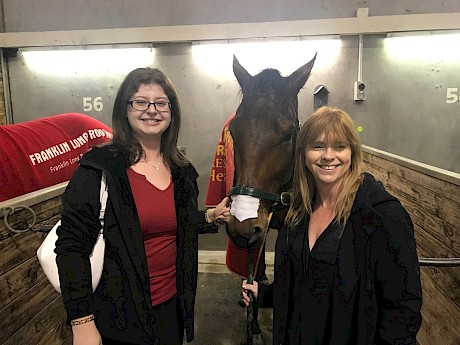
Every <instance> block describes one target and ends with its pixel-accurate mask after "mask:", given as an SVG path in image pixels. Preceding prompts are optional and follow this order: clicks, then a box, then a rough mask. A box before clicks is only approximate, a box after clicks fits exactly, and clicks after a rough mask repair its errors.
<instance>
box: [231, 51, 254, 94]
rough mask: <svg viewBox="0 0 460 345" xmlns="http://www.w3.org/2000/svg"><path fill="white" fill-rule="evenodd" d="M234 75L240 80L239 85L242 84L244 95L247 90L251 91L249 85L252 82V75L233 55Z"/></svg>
mask: <svg viewBox="0 0 460 345" xmlns="http://www.w3.org/2000/svg"><path fill="white" fill-rule="evenodd" d="M233 74H235V77H236V79H237V80H238V83H239V84H240V87H241V90H242V91H243V94H244V92H245V90H247V89H249V85H250V83H251V81H252V75H250V74H249V73H248V71H246V69H245V68H244V67H243V66H241V64H240V62H239V61H238V59H237V58H236V56H235V55H233Z"/></svg>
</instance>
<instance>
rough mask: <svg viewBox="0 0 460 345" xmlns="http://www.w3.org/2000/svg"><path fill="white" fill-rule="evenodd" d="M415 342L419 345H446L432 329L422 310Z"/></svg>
mask: <svg viewBox="0 0 460 345" xmlns="http://www.w3.org/2000/svg"><path fill="white" fill-rule="evenodd" d="M417 342H418V344H420V345H447V344H446V342H445V341H444V340H443V339H442V338H441V335H440V334H439V332H438V331H437V330H436V329H435V328H434V327H433V325H432V324H431V322H430V321H429V320H428V319H427V318H426V316H425V313H424V312H423V310H422V327H420V331H419V332H418V334H417Z"/></svg>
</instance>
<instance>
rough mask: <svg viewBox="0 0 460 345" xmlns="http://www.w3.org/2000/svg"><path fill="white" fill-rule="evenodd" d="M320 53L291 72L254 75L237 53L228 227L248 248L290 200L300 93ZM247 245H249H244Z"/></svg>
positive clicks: (231, 127) (259, 243) (274, 71)
mask: <svg viewBox="0 0 460 345" xmlns="http://www.w3.org/2000/svg"><path fill="white" fill-rule="evenodd" d="M315 59H316V55H315V56H314V57H313V58H312V59H311V61H309V62H308V63H306V64H305V65H303V66H301V67H300V68H299V69H297V70H296V71H294V72H293V73H291V74H290V75H289V76H287V77H283V76H281V74H280V72H279V71H278V70H276V69H273V68H267V69H265V70H263V71H262V72H260V73H259V74H257V75H255V76H252V75H250V74H249V73H248V72H247V71H246V69H245V68H244V67H243V66H242V65H241V64H240V63H239V61H238V59H237V58H236V57H235V56H234V58H233V72H234V74H235V76H236V79H237V80H238V83H239V85H240V87H241V93H242V95H243V97H242V101H241V103H240V105H239V106H238V108H237V111H236V115H235V117H234V119H233V120H232V121H231V122H230V124H229V131H230V134H231V136H232V139H233V145H234V178H233V188H232V189H231V190H230V191H229V195H230V196H231V198H232V203H231V216H230V219H229V220H228V232H229V235H230V237H231V238H232V239H234V240H235V241H239V242H240V243H244V242H246V247H248V248H249V247H254V246H256V247H257V246H260V245H261V243H262V240H263V236H264V235H265V232H266V231H267V229H268V223H269V214H270V212H271V207H272V206H273V204H275V203H282V204H286V205H287V204H288V202H289V200H288V199H289V195H288V193H287V191H288V190H289V188H290V185H291V181H292V175H293V170H294V150H295V142H296V137H297V133H298V131H299V129H300V127H299V119H298V98H297V96H298V93H299V91H300V89H301V88H302V87H303V86H304V85H305V83H306V81H307V79H308V78H309V76H310V72H311V69H312V68H313V64H314V62H315ZM243 245H244V244H243Z"/></svg>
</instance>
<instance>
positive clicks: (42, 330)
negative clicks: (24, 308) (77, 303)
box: [3, 294, 72, 345]
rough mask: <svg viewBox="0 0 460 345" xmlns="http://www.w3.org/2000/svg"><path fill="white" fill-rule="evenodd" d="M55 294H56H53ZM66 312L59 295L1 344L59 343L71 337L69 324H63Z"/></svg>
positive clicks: (57, 344) (49, 344) (48, 344)
mask: <svg viewBox="0 0 460 345" xmlns="http://www.w3.org/2000/svg"><path fill="white" fill-rule="evenodd" d="M55 295H57V294H55ZM65 319H66V312H65V309H64V306H63V304H62V299H61V296H59V295H58V296H55V299H54V300H53V301H52V302H51V303H49V304H48V305H46V306H44V308H43V309H42V310H41V311H40V312H39V313H37V314H36V315H35V316H34V317H32V318H31V319H30V320H29V321H28V322H27V323H26V324H25V325H24V326H23V327H21V328H20V329H19V330H18V331H17V332H15V333H14V334H13V335H12V336H11V337H9V338H8V340H7V341H5V343H4V344H3V345H17V344H43V345H45V344H46V345H60V344H63V343H64V342H66V341H67V340H68V339H69V338H71V336H72V333H71V329H70V326H67V325H65Z"/></svg>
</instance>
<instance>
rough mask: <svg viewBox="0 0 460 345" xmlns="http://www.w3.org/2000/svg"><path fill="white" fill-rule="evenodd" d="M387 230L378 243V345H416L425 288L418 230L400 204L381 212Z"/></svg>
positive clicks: (386, 206) (393, 203)
mask: <svg viewBox="0 0 460 345" xmlns="http://www.w3.org/2000/svg"><path fill="white" fill-rule="evenodd" d="M379 212H381V213H382V214H383V230H384V231H382V232H381V233H380V234H379V235H380V236H379V239H378V241H375V242H374V245H373V251H374V255H376V257H377V259H376V265H375V279H376V294H377V301H378V309H379V311H378V312H379V316H378V324H377V335H376V336H377V339H376V342H377V343H378V344H406V345H407V344H416V335H417V332H418V330H419V328H420V325H421V322H422V316H421V312H420V309H421V306H422V288H421V283H420V268H419V263H418V257H417V250H416V243H415V238H414V229H413V225H412V221H411V219H410V217H409V214H408V213H407V212H406V210H405V209H404V208H403V207H402V206H401V204H400V203H399V202H391V203H386V205H385V206H382V207H380V208H379Z"/></svg>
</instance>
